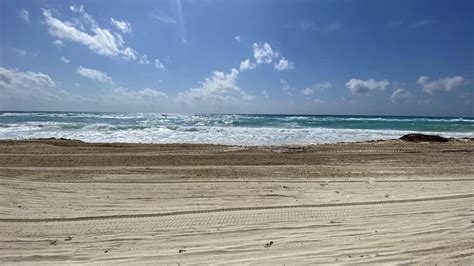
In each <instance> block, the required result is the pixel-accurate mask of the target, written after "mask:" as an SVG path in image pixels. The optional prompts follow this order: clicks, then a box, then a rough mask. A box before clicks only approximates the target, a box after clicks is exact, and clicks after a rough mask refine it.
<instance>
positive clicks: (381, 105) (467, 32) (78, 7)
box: [0, 0, 474, 116]
mask: <svg viewBox="0 0 474 266" xmlns="http://www.w3.org/2000/svg"><path fill="white" fill-rule="evenodd" d="M473 12H474V2H473V1H452V0H451V1H436V0H433V1H416V0H412V1H388V0H386V1H236V0H233V1H212V0H209V1H197V0H193V1H185V0H182V1H177V0H175V1H130V0H129V1H5V0H4V1H1V2H0V36H1V38H0V109H1V110H79V111H132V112H188V113H201V112H211V113H300V114H372V115H443V116H474V107H473V106H474V102H473V97H474V96H473V76H474V75H473V74H474V27H473V26H474V17H473V16H472V14H473Z"/></svg>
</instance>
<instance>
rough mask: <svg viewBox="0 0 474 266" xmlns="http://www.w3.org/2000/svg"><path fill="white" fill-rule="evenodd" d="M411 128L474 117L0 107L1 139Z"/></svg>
mask: <svg viewBox="0 0 474 266" xmlns="http://www.w3.org/2000/svg"><path fill="white" fill-rule="evenodd" d="M412 132H419V133H426V134H437V135H441V136H444V137H471V138H472V137H474V118H461V117H398V116H345V115H344V116H340V115H335V116H334V115H243V114H160V113H92V112H0V139H30V138H51V137H54V138H68V139H78V140H83V141H86V142H128V143H209V144H232V145H282V144H316V143H335V142H342V141H344V142H350V141H364V140H378V139H393V138H399V137H401V136H402V135H404V134H407V133H412Z"/></svg>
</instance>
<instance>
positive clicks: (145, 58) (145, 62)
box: [138, 54, 150, 65]
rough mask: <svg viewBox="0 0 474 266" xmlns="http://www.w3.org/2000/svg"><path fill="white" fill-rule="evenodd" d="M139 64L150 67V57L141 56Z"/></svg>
mask: <svg viewBox="0 0 474 266" xmlns="http://www.w3.org/2000/svg"><path fill="white" fill-rule="evenodd" d="M138 63H139V64H144V65H148V64H150V60H148V56H147V55H146V54H143V55H142V56H140V58H139V59H138Z"/></svg>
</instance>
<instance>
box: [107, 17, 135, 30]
mask: <svg viewBox="0 0 474 266" xmlns="http://www.w3.org/2000/svg"><path fill="white" fill-rule="evenodd" d="M110 22H111V23H112V25H114V26H115V28H117V29H118V30H119V31H121V32H122V33H130V32H132V25H131V24H130V23H129V22H127V21H125V20H123V21H120V20H116V19H114V18H110Z"/></svg>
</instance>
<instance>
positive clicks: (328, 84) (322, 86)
mask: <svg viewBox="0 0 474 266" xmlns="http://www.w3.org/2000/svg"><path fill="white" fill-rule="evenodd" d="M313 87H314V88H316V89H330V88H332V87H333V85H332V83H331V82H329V81H325V82H323V83H318V84H315V85H314V86H313Z"/></svg>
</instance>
